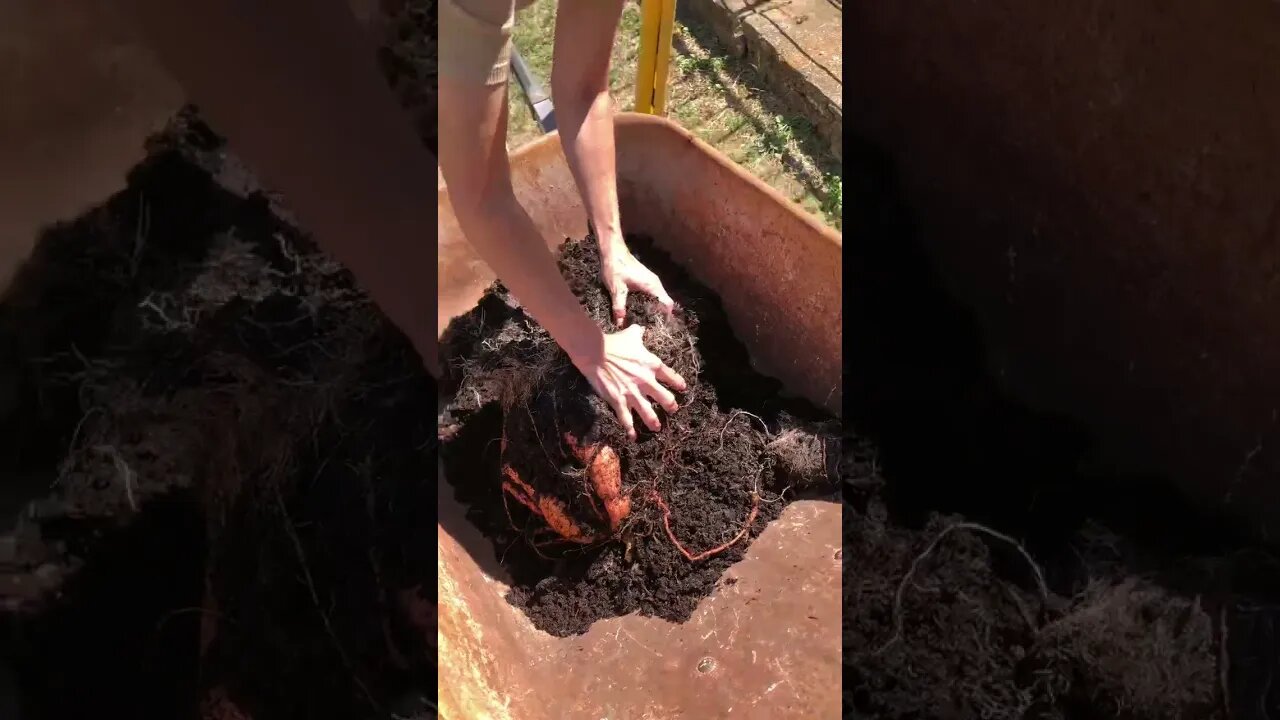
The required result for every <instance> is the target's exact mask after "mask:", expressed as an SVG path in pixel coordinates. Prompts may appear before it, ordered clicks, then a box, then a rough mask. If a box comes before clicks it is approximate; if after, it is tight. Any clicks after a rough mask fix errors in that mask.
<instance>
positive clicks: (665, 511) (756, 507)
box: [649, 490, 760, 562]
mask: <svg viewBox="0 0 1280 720" xmlns="http://www.w3.org/2000/svg"><path fill="white" fill-rule="evenodd" d="M649 497H650V498H652V500H653V501H654V502H655V503H657V505H658V507H660V508H662V526H663V527H664V528H665V529H666V531H667V537H669V538H671V544H672V545H675V546H676V549H677V550H679V551H680V554H681V555H684V556H685V558H686V559H688V561H689V562H698V561H699V560H705V559H707V558H709V557H711V556H712V555H718V554H720V553H722V552H724V551H725V550H728V549H729V548H731V547H733V546H734V545H735V544H737V542H738V541H739V540H741V539H742V538H744V537H746V536H747V532H748V531H750V530H751V523H753V522H755V520H756V515H757V514H759V512H760V491H759V490H753V491H752V492H751V514H749V515H747V521H746V522H745V523H743V525H742V529H741V530H739V531H738V534H737V535H734V536H733V539H732V540H730V541H729V542H726V543H724V544H723V545H717V546H716V547H713V548H711V549H710V550H704V551H702V552H700V553H698V554H697V555H694V554H693V553H691V552H689V551H688V549H686V548H685V546H684V545H682V544H681V543H680V541H679V540H677V539H676V534H675V533H673V532H671V508H670V507H668V506H667V503H666V501H664V500H663V499H662V496H661V495H659V494H658V493H656V492H650V493H649Z"/></svg>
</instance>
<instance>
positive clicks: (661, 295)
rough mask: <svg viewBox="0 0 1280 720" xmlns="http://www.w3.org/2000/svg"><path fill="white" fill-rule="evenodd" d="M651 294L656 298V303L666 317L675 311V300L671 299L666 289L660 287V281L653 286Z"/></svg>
mask: <svg viewBox="0 0 1280 720" xmlns="http://www.w3.org/2000/svg"><path fill="white" fill-rule="evenodd" d="M653 296H654V297H656V298H657V299H658V305H659V306H660V307H661V308H662V312H664V313H666V314H667V316H668V317H670V316H671V314H672V313H674V312H675V311H676V301H675V300H672V299H671V296H670V295H668V294H667V291H666V290H665V289H664V288H663V287H662V283H658V287H656V288H654V291H653Z"/></svg>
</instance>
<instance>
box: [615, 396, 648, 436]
mask: <svg viewBox="0 0 1280 720" xmlns="http://www.w3.org/2000/svg"><path fill="white" fill-rule="evenodd" d="M608 400H609V405H610V406H611V407H613V412H614V414H616V415H617V416H618V422H619V423H620V424H621V425H622V429H623V430H624V431H626V433H627V439H628V440H635V439H636V426H635V423H634V422H632V420H631V404H630V403H629V402H628V401H627V398H626V396H624V395H623V394H622V393H619V392H616V391H611V392H610V393H609V397H608ZM650 412H652V411H650Z"/></svg>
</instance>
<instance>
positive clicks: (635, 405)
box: [570, 325, 686, 440]
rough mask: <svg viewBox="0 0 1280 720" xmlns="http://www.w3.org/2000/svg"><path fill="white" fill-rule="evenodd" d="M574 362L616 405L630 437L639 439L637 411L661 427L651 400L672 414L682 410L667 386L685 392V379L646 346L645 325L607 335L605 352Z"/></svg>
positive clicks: (647, 423) (656, 427)
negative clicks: (637, 433) (636, 419)
mask: <svg viewBox="0 0 1280 720" xmlns="http://www.w3.org/2000/svg"><path fill="white" fill-rule="evenodd" d="M570 359H571V360H573V364H574V366H575V367H577V368H578V370H579V372H581V373H582V375H583V376H584V377H586V378H587V382H589V383H591V387H593V388H595V391H596V392H597V393H599V395H600V397H602V398H604V399H605V401H606V402H608V403H609V405H610V406H611V407H613V411H614V413H616V414H617V416H618V422H620V423H622V427H623V429H624V430H626V431H627V437H628V438H629V439H631V440H635V439H636V428H635V423H634V422H633V421H632V418H631V413H632V411H634V412H635V413H636V414H638V415H639V416H640V419H641V420H643V421H644V424H645V426H646V427H648V428H649V429H650V430H652V431H654V432H658V431H659V430H661V429H662V423H661V421H659V420H658V414H657V413H656V412H655V411H654V409H653V405H651V404H650V402H649V399H652V400H653V401H654V402H657V403H658V405H660V406H661V407H662V409H664V410H666V411H667V412H668V413H673V412H675V411H676V410H678V409H679V407H680V406H679V404H677V403H676V398H675V395H673V394H672V393H671V390H668V389H667V388H666V387H664V385H665V386H670V387H671V388H672V389H674V390H676V391H677V392H684V390H685V389H686V385H685V382H684V378H682V377H680V374H679V373H677V372H676V371H675V370H672V369H671V368H670V367H667V365H666V363H664V362H662V360H660V359H658V356H657V355H654V354H653V353H651V352H649V350H648V348H646V347H645V346H644V326H642V325H632V326H631V327H628V328H627V329H626V330H622V331H620V332H616V333H613V334H610V335H604V343H603V352H600V353H592V354H590V355H589V356H583V357H572V356H570Z"/></svg>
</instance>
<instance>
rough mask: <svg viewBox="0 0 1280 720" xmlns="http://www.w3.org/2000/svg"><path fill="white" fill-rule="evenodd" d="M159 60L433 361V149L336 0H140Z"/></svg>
mask: <svg viewBox="0 0 1280 720" xmlns="http://www.w3.org/2000/svg"><path fill="white" fill-rule="evenodd" d="M129 4H130V5H132V7H133V9H134V10H136V12H137V17H138V19H139V21H140V24H141V26H142V27H143V28H144V30H145V31H146V34H147V35H148V37H149V40H150V42H151V44H152V46H153V47H154V48H155V49H156V51H157V52H158V53H159V55H160V56H161V59H162V61H163V62H164V63H165V65H166V66H167V67H168V68H169V69H170V71H171V72H172V73H173V74H174V75H175V77H176V78H177V79H178V80H179V82H180V83H181V84H182V86H183V88H184V90H185V91H186V93H187V95H188V97H189V98H190V99H191V100H192V101H193V102H195V103H196V104H197V105H198V106H199V107H200V110H201V112H202V114H204V115H205V116H206V117H207V118H208V119H209V120H210V121H211V122H212V123H213V125H214V127H216V128H217V129H218V130H219V132H221V133H223V134H225V135H226V136H227V137H228V138H229V141H230V143H231V146H232V148H233V149H234V150H235V152H236V153H237V154H238V155H240V156H241V157H243V158H244V159H245V160H246V161H247V162H248V163H249V165H250V166H251V167H252V168H253V169H254V171H255V172H256V173H258V174H259V175H260V176H261V178H262V179H263V180H264V182H265V183H266V184H267V185H268V186H270V187H271V188H272V189H273V190H276V191H279V192H281V193H282V194H283V195H284V197H285V202H286V204H287V205H288V206H289V208H290V209H291V210H292V211H293V212H294V213H296V215H297V216H298V218H299V220H300V221H301V222H302V224H303V225H304V226H305V227H306V228H307V229H308V230H310V231H311V232H313V233H314V235H315V239H316V241H317V242H318V243H319V244H320V245H321V247H322V248H324V249H325V250H326V251H327V252H329V253H330V254H332V255H333V256H334V257H335V258H336V259H337V260H339V261H340V262H342V263H343V264H344V265H346V266H347V267H348V268H349V269H350V270H351V271H352V272H353V273H354V274H355V276H356V278H357V280H358V281H359V282H360V283H361V285H362V286H363V287H364V288H365V289H366V290H367V291H368V292H369V293H370V294H371V296H372V297H373V299H374V301H375V302H377V303H378V305H379V306H380V307H381V308H382V310H383V311H384V312H385V313H386V314H387V315H388V316H389V317H390V318H391V320H392V321H393V322H394V323H396V324H397V325H398V326H399V327H400V328H401V329H402V330H403V331H405V332H406V333H407V334H408V335H409V336H410V338H411V339H412V340H413V342H414V344H415V345H416V346H417V347H418V350H419V352H421V353H422V354H423V356H424V359H426V360H427V362H428V363H429V364H434V362H435V358H434V352H435V318H434V316H433V314H432V312H431V307H432V305H433V302H434V300H435V297H434V296H435V288H434V281H433V278H434V277H435V275H434V273H435V269H434V261H433V259H434V256H435V253H434V248H433V247H432V246H431V244H430V241H429V235H430V234H431V233H432V232H433V227H434V226H433V215H432V213H431V210H430V207H429V205H428V201H429V198H428V194H429V192H430V191H431V190H432V189H433V188H434V187H435V161H434V158H432V157H431V155H430V153H429V152H428V151H427V150H426V149H425V148H424V147H423V146H422V144H421V142H420V141H419V139H418V138H417V137H416V135H415V134H414V132H413V130H412V127H411V124H410V122H409V120H408V119H407V118H406V117H405V115H404V113H403V112H402V110H401V108H400V107H399V105H398V103H397V102H396V100H395V98H394V95H393V94H392V93H391V92H390V91H389V89H388V88H387V87H386V84H385V82H384V81H383V79H382V77H381V76H380V74H379V72H378V69H377V66H376V55H375V49H374V48H373V47H372V45H371V44H370V43H369V42H368V40H367V38H366V37H365V36H364V35H363V33H362V29H361V27H360V26H359V25H358V24H357V23H356V21H355V19H354V18H353V16H352V15H351V13H350V11H349V9H348V8H347V6H346V4H345V3H344V2H343V1H342V0H275V1H274V2H269V3H262V2H250V1H248V0H228V1H226V2H212V1H210V2H192V3H173V2H167V1H166V0H133V2H132V3H129Z"/></svg>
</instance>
